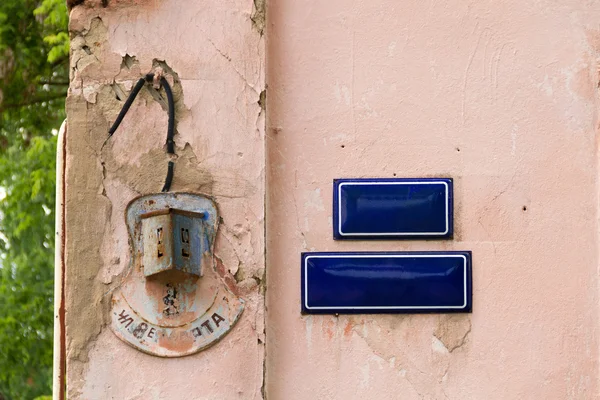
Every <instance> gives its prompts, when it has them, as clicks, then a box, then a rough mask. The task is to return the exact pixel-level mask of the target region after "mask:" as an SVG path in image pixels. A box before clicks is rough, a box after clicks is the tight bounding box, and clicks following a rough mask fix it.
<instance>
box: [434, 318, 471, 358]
mask: <svg viewBox="0 0 600 400" xmlns="http://www.w3.org/2000/svg"><path fill="white" fill-rule="evenodd" d="M470 333H471V318H470V317H469V316H466V315H442V316H440V320H439V323H438V326H437V328H436V330H435V332H433V336H435V337H436V338H437V339H438V340H439V341H440V342H442V343H443V344H444V346H446V349H448V351H449V352H450V353H452V352H453V351H454V350H456V349H458V348H460V347H462V346H463V345H465V343H467V339H468V336H469V334H470Z"/></svg>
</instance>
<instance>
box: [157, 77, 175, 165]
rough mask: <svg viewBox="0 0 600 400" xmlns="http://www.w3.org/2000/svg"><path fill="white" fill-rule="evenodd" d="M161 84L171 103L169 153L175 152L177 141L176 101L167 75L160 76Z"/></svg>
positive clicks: (168, 134)
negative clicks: (175, 137)
mask: <svg viewBox="0 0 600 400" xmlns="http://www.w3.org/2000/svg"><path fill="white" fill-rule="evenodd" d="M160 83H161V85H162V86H163V87H164V88H165V93H166V94H167V104H168V105H169V124H168V125H167V153H169V154H175V142H174V141H173V136H175V129H174V128H175V103H174V102H173V92H172V91H171V86H170V85H169V82H167V80H166V79H165V77H164V76H163V77H161V78H160Z"/></svg>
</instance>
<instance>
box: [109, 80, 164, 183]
mask: <svg viewBox="0 0 600 400" xmlns="http://www.w3.org/2000/svg"><path fill="white" fill-rule="evenodd" d="M152 80H154V74H153V73H150V74H146V76H145V77H144V78H140V80H139V81H138V82H137V83H136V85H135V87H134V88H133V90H132V91H131V93H130V94H129V97H127V100H126V101H125V104H124V105H123V108H122V109H121V111H120V112H119V115H118V116H117V119H116V120H115V122H114V123H113V125H112V126H111V127H110V129H109V130H108V135H109V136H112V135H113V133H115V131H116V130H117V128H118V127H119V125H120V124H121V122H122V121H123V118H124V117H125V114H127V111H129V108H130V107H131V104H132V103H133V100H135V98H136V96H137V95H138V93H139V92H140V90H142V87H143V86H144V83H146V82H152ZM160 83H161V85H162V86H163V87H164V88H165V93H166V94H167V104H168V113H169V122H168V125H167V153H168V154H175V141H174V140H173V138H174V136H175V102H174V101H173V92H172V91H171V86H170V85H169V82H168V81H167V80H166V79H165V77H164V76H161V78H160ZM174 166H175V163H174V162H173V161H169V166H168V170H167V177H166V179H165V185H164V186H163V188H162V191H163V192H168V191H169V190H170V189H171V183H172V182H173V168H174Z"/></svg>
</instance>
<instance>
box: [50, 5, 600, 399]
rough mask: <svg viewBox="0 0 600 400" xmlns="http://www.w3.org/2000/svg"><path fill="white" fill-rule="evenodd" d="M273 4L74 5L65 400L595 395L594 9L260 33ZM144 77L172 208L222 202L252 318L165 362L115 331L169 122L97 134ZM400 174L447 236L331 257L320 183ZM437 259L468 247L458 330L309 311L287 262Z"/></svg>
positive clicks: (301, 24)
mask: <svg viewBox="0 0 600 400" xmlns="http://www.w3.org/2000/svg"><path fill="white" fill-rule="evenodd" d="M184 4H185V5H184ZM264 9H265V1H263V0H226V1H222V0H218V1H212V0H210V1H199V0H198V1H197V0H193V1H192V0H190V1H185V2H181V1H176V0H148V1H145V0H109V1H101V0H88V1H85V2H83V4H81V5H78V6H77V7H75V8H74V9H73V10H72V11H71V23H70V31H71V35H72V54H71V67H72V76H71V87H70V92H69V98H68V100H67V111H68V123H67V129H66V132H65V134H64V138H65V143H64V146H65V147H64V149H65V150H64V151H65V154H64V157H63V161H64V171H63V172H62V175H61V176H59V178H60V180H61V183H63V184H64V186H62V187H64V196H65V198H64V206H63V209H62V210H61V214H62V215H63V218H64V221H65V224H64V225H63V228H64V229H62V231H61V235H62V236H61V240H62V246H57V247H59V248H60V249H61V250H63V252H62V254H60V257H59V258H60V262H61V263H64V265H65V270H64V284H65V293H64V319H65V326H61V328H64V330H63V331H64V332H65V334H66V341H65V345H64V346H65V351H66V354H65V359H64V360H63V361H65V362H66V381H67V398H69V399H86V400H87V399H109V398H114V399H166V398H169V399H178V400H179V399H190V400H191V399H260V398H264V397H266V398H268V399H269V400H280V399H281V400H300V399H301V400H315V399H319V400H320V399H332V400H335V399H340V400H341V399H344V400H346V399H408V400H410V399H430V400H438V399H452V400H467V399H502V400H506V399H557V400H562V399H577V400H579V399H596V398H598V396H600V388H599V387H598V372H599V371H598V359H599V356H600V353H599V351H598V350H599V332H598V328H599V323H600V321H599V319H598V312H599V310H598V300H599V298H598V290H599V287H598V261H599V260H598V244H597V242H598V182H597V180H598V178H597V176H598V157H597V146H598V144H597V130H598V106H599V105H600V99H599V94H598V82H599V81H600V77H599V73H598V61H599V59H600V58H599V52H600V3H598V2H593V1H582V0H577V1H573V0H570V1H567V0H557V1H537V2H533V1H516V0H514V1H513V0H506V1H502V2H498V1H491V0H488V1H459V0H448V1H435V0H433V1H395V0H370V1H350V0H329V1H315V0H305V1H295V0H267V1H266V9H267V22H266V25H265V20H264ZM161 62H164V63H165V65H167V66H168V70H167V74H168V77H169V79H171V80H172V82H173V86H174V91H175V101H176V107H177V135H176V136H175V140H176V146H177V147H176V151H177V154H178V158H177V162H176V170H175V178H174V181H173V187H172V190H173V191H185V192H192V193H198V194H203V195H207V196H210V197H211V198H213V199H214V200H215V202H216V204H217V206H218V209H219V213H220V216H221V217H222V219H223V220H222V221H221V225H220V227H219V232H218V234H217V239H216V245H215V256H216V259H215V266H216V269H217V271H218V273H219V274H220V275H221V277H223V279H225V280H226V281H227V282H228V284H229V285H230V286H231V288H232V290H233V291H235V293H236V294H238V295H239V296H241V297H242V298H244V299H245V300H246V309H245V311H244V313H243V315H242V318H241V320H240V321H239V323H238V324H237V325H236V326H235V327H234V329H233V330H232V331H231V332H230V333H229V334H228V335H227V336H226V337H225V338H223V340H222V341H220V342H219V343H217V344H216V345H215V346H213V347H211V348H210V349H208V350H206V351H203V352H201V353H199V354H196V355H193V356H188V357H185V358H180V359H163V358H158V357H153V356H149V355H146V354H143V353H141V352H139V351H137V350H134V349H133V348H131V347H129V346H128V345H126V344H125V343H123V342H121V341H120V340H118V339H117V337H116V336H115V335H114V334H113V333H112V332H111V331H110V329H109V328H108V324H109V321H110V318H109V312H110V305H111V293H113V291H114V290H117V289H118V288H119V286H120V283H121V281H122V279H123V278H124V277H125V276H126V275H127V271H128V268H129V267H130V266H129V261H130V253H129V251H130V249H129V245H128V237H127V232H126V228H125V219H124V211H125V207H126V205H127V204H128V203H129V202H130V201H131V200H132V199H133V198H135V197H137V196H139V195H144V194H148V193H155V192H158V191H160V188H161V187H162V183H163V181H164V168H165V166H166V161H167V160H168V157H167V155H166V154H165V152H164V148H162V147H161V146H162V143H164V135H165V130H166V124H167V122H166V121H167V117H166V113H165V112H164V110H163V108H162V107H161V103H160V102H158V101H156V100H155V99H154V98H153V97H152V96H151V95H150V93H149V92H143V93H142V94H141V95H140V97H138V99H137V100H136V102H135V103H134V106H133V107H132V109H131V110H130V112H129V114H128V115H127V117H126V119H125V120H124V122H123V124H122V125H121V127H120V128H119V131H118V132H117V134H116V135H115V136H114V138H112V139H111V140H107V130H108V127H109V125H110V124H111V123H112V122H113V121H114V119H115V118H116V115H117V113H118V111H119V110H120V108H121V107H122V104H123V98H124V95H125V94H126V93H127V92H128V91H129V90H130V89H131V87H132V85H133V84H134V83H135V81H136V80H137V79H139V77H140V76H142V74H145V73H147V72H150V70H152V68H153V67H154V66H156V64H157V63H161ZM265 77H266V83H267V86H265ZM265 88H266V92H265ZM117 97H120V100H118V99H117ZM265 99H266V100H265ZM265 104H266V105H265ZM265 108H266V110H265ZM265 111H266V129H265ZM61 165H62V164H61ZM157 171H160V172H157ZM394 176H397V177H452V178H454V185H455V200H454V201H455V216H454V217H455V238H454V240H452V241H401V242H398V241H387V242H379V241H375V242H365V241H353V242H334V241H333V240H332V226H331V224H332V220H331V203H332V194H331V192H332V180H333V179H334V178H342V177H394ZM61 204H62V202H61ZM265 218H266V219H265ZM265 235H266V236H265ZM446 249H448V250H452V249H455V250H472V251H473V313H472V314H463V315H453V316H448V315H355V316H347V315H340V316H336V315H329V316H303V315H301V314H300V252H301V251H305V250H310V251H328V250H446ZM265 258H266V260H265ZM265 266H266V280H265V275H264V273H265ZM265 298H266V307H265ZM61 310H62V309H61ZM61 315H62V314H61ZM265 327H266V337H265ZM59 331H60V329H59ZM265 341H266V348H265ZM58 347H61V346H58ZM58 383H59V384H57V386H60V382H58ZM56 395H57V398H59V397H58V394H56Z"/></svg>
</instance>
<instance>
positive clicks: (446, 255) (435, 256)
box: [304, 254, 467, 310]
mask: <svg viewBox="0 0 600 400" xmlns="http://www.w3.org/2000/svg"><path fill="white" fill-rule="evenodd" d="M447 257H453V258H456V257H460V258H462V259H463V261H464V264H463V268H464V270H463V287H464V303H463V304H462V305H460V306H338V307H336V306H327V307H310V306H309V305H308V260H309V259H311V258H447ZM466 306H467V257H466V256H465V255H463V254H339V255H333V254H331V255H318V256H306V258H305V259H304V307H305V308H306V309H307V310H431V309H437V310H439V309H457V310H460V309H463V308H465V307H466Z"/></svg>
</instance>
